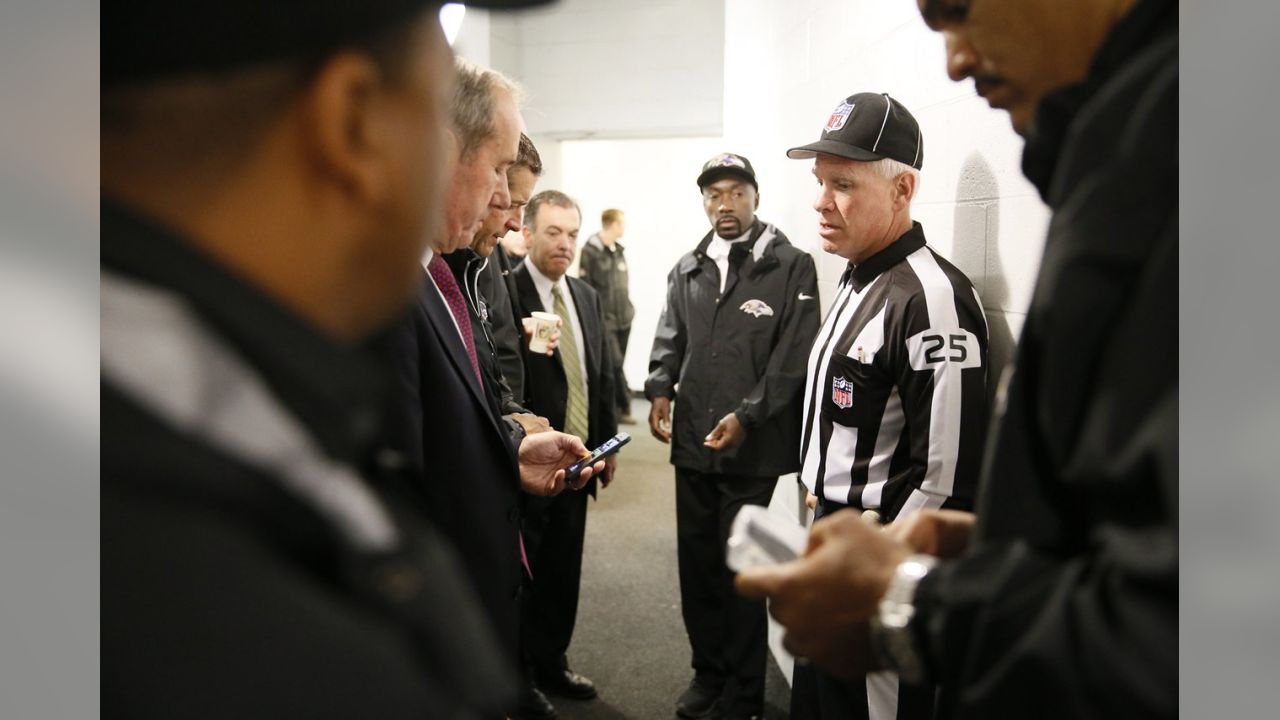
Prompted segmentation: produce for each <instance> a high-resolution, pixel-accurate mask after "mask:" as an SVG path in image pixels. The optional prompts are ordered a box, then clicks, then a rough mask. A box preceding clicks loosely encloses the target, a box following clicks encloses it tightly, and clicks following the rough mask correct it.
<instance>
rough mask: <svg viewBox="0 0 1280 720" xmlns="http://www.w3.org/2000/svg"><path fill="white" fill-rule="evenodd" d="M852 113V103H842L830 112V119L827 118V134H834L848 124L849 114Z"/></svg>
mask: <svg viewBox="0 0 1280 720" xmlns="http://www.w3.org/2000/svg"><path fill="white" fill-rule="evenodd" d="M852 112H853V103H847V102H842V103H840V104H839V105H837V106H836V109H835V110H832V111H831V117H830V118H827V127H826V131H827V132H835V131H836V130H839V129H841V128H843V127H844V124H845V123H847V122H849V114H850V113H852Z"/></svg>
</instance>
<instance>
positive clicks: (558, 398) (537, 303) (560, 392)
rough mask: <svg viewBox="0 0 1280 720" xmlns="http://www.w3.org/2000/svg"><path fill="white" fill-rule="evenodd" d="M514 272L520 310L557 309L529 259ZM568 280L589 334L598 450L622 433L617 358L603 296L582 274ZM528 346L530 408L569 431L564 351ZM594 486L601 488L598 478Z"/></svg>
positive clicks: (591, 409) (591, 417)
mask: <svg viewBox="0 0 1280 720" xmlns="http://www.w3.org/2000/svg"><path fill="white" fill-rule="evenodd" d="M511 275H512V276H513V277H514V278H515V285H516V291H517V297H518V300H519V302H520V310H521V311H522V312H523V314H524V315H526V316H527V315H528V314H529V313H531V312H535V311H542V312H554V310H553V309H552V308H543V307H542V299H541V298H540V297H538V288H537V286H535V285H534V283H533V278H532V277H531V276H530V275H529V269H528V268H527V267H526V266H525V265H524V264H523V263H521V264H520V265H517V266H516V268H515V269H514V270H512V271H511ZM564 281H565V282H566V283H567V284H568V286H569V294H570V296H571V297H572V298H573V304H574V306H575V307H576V308H577V312H578V322H580V323H581V324H582V334H583V335H584V336H585V337H582V338H578V345H579V348H580V349H582V350H584V351H585V357H586V364H587V406H588V407H587V418H588V421H589V423H590V427H591V431H590V433H589V435H590V437H588V438H587V439H586V444H587V448H588V449H592V448H595V447H596V446H598V445H600V444H601V443H603V442H604V441H605V440H608V439H609V438H611V437H613V435H614V434H615V433H617V432H618V417H617V412H618V411H617V408H616V407H614V401H613V383H614V382H615V381H614V371H613V358H612V356H611V355H610V354H609V352H608V349H607V347H608V346H607V345H606V344H605V342H606V340H605V330H604V313H603V311H602V310H601V307H600V296H599V295H598V294H597V293H596V291H595V290H593V289H591V286H590V285H588V284H586V283H585V282H583V281H582V280H579V279H578V278H575V277H569V276H565V278H564ZM524 347H525V350H526V352H525V360H524V367H525V372H524V375H525V388H524V392H525V407H527V408H529V410H530V411H531V412H533V413H535V414H537V415H541V416H543V417H545V418H546V419H547V420H548V422H550V423H551V427H553V428H555V429H557V430H564V416H565V406H566V405H567V404H568V400H569V390H568V384H567V383H566V382H565V375H564V366H563V365H562V364H561V363H560V351H559V350H558V349H557V350H556V351H555V355H554V356H553V357H547V356H546V355H543V354H537V353H530V352H527V350H528V347H527V346H524ZM588 490H589V491H591V492H594V491H595V480H594V479H593V480H591V482H590V487H589V488H588Z"/></svg>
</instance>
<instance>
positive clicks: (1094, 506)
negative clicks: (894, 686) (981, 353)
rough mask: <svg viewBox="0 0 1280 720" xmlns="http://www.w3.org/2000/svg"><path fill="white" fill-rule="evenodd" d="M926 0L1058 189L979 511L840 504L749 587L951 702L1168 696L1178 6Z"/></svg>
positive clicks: (791, 636)
mask: <svg viewBox="0 0 1280 720" xmlns="http://www.w3.org/2000/svg"><path fill="white" fill-rule="evenodd" d="M919 7H920V10H921V13H922V14H923V16H924V19H925V22H926V23H927V24H928V25H929V26H930V27H931V28H933V29H934V30H937V31H938V32H940V33H942V36H943V39H944V40H945V43H946V59H947V71H948V72H949V73H950V75H951V77H952V78H953V79H954V80H957V81H960V80H963V79H966V78H973V79H974V82H975V85H976V88H977V91H978V93H979V95H981V96H983V97H985V98H986V99H987V101H988V102H989V103H990V104H991V105H992V107H996V108H1000V109H1004V110H1007V111H1008V112H1009V116H1010V118H1011V120H1012V122H1013V127H1014V129H1015V130H1017V131H1018V132H1019V133H1021V134H1022V135H1023V136H1024V137H1025V138H1026V146H1025V148H1024V150H1023V159H1022V167H1023V171H1024V172H1025V173H1026V175H1027V177H1028V179H1030V180H1031V181H1032V183H1033V184H1034V185H1035V186H1036V187H1037V189H1039V191H1040V193H1041V197H1042V198H1043V199H1044V201H1045V202H1046V203H1047V204H1048V205H1049V207H1050V209H1051V210H1052V211H1053V217H1052V220H1051V222H1050V225H1049V237H1048V239H1047V241H1046V243H1045V250H1044V259H1043V261H1042V262H1041V266H1040V274H1039V278H1038V280H1037V282H1036V288H1035V291H1034V293H1033V296H1032V300H1031V306H1030V308H1029V311H1028V313H1027V319H1026V324H1025V325H1024V326H1023V330H1022V336H1021V339H1020V340H1019V343H1018V349H1017V354H1016V356H1015V364H1014V368H1013V370H1012V372H1011V374H1009V373H1006V374H1007V375H1009V378H1010V379H1009V380H1008V381H1007V382H1004V381H1002V385H1003V387H1002V388H1001V389H1000V390H999V391H998V392H997V396H996V397H997V404H996V406H995V408H994V410H993V412H994V415H995V416H996V420H995V423H994V425H993V427H992V433H993V438H992V441H991V443H990V445H989V449H988V452H987V455H986V457H985V459H984V463H983V472H982V477H981V481H980V485H979V488H980V491H979V500H978V505H977V514H976V518H975V516H974V515H971V514H969V513H963V512H955V511H932V512H930V511H925V512H920V513H916V514H915V515H913V516H912V517H911V518H909V519H908V520H907V521H905V522H902V523H897V524H895V525H894V526H890V528H889V531H888V532H883V533H881V532H876V531H875V530H874V529H872V528H870V527H869V526H867V525H866V524H864V523H862V522H861V521H860V520H859V519H858V518H857V517H839V516H837V517H833V518H830V519H828V520H825V521H822V522H819V523H818V524H817V525H816V526H815V527H814V529H813V534H812V537H811V539H810V543H809V549H808V551H807V553H806V555H805V557H804V558H803V559H801V560H799V561H796V562H793V563H787V564H784V565H781V566H777V567H773V568H761V569H754V570H752V571H750V572H744V573H742V574H741V575H740V576H739V578H738V584H739V587H740V588H741V589H742V591H743V592H745V593H748V594H749V595H751V596H753V597H763V596H768V597H770V598H771V599H772V601H771V605H770V607H771V611H772V612H773V614H774V616H775V617H776V618H777V619H778V620H779V621H780V622H781V623H782V624H783V625H784V626H786V628H787V639H786V644H787V646H788V647H789V648H791V650H792V651H793V652H795V653H797V654H799V655H801V656H805V657H808V658H810V659H811V660H812V661H813V663H814V664H816V665H819V666H822V667H824V668H826V669H827V670H828V671H830V672H833V673H837V674H840V675H845V676H852V675H856V674H858V673H862V672H865V671H867V670H872V669H877V668H888V669H893V670H896V671H897V672H898V673H899V674H900V675H903V676H908V675H909V676H912V677H916V678H919V679H922V680H932V681H934V682H936V683H938V685H939V687H940V694H939V708H938V712H939V716H940V717H943V718H960V717H964V718H976V717H988V718H997V717H998V718H1014V717H1036V718H1099V717H1116V718H1119V717H1124V718H1136V717H1142V718H1154V717H1168V718H1172V717H1176V715H1177V711H1178V710H1177V703H1178V362H1177V358H1178V348H1179V339H1178V313H1177V307H1178V295H1177V288H1178V162H1179V157H1180V154H1179V152H1178V5H1177V3H1175V2H1173V0H1141V1H1135V0H1081V1H1080V2H1074V3H1069V4H1067V3H1061V2H1056V1H1055V0H1021V1H1020V2H998V1H996V0H992V1H990V2H972V3H969V2H941V1H939V0H920V2H919Z"/></svg>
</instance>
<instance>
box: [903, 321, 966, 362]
mask: <svg viewBox="0 0 1280 720" xmlns="http://www.w3.org/2000/svg"><path fill="white" fill-rule="evenodd" d="M907 354H908V356H909V357H910V359H911V369H913V370H930V369H934V368H937V367H940V366H942V365H944V364H947V365H954V366H958V367H959V368H960V369H961V370H967V369H969V368H980V367H982V346H981V345H979V344H978V337H977V336H976V335H974V334H973V333H971V332H969V331H968V330H958V329H957V330H952V331H949V332H941V331H938V330H925V331H924V332H921V333H917V334H915V335H912V336H911V337H909V338H907Z"/></svg>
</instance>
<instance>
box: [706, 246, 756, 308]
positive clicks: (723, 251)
mask: <svg viewBox="0 0 1280 720" xmlns="http://www.w3.org/2000/svg"><path fill="white" fill-rule="evenodd" d="M750 237H751V233H750V232H744V233H742V234H741V235H739V236H738V237H736V238H734V239H732V240H725V239H724V238H722V237H720V236H719V235H712V236H711V243H710V244H709V245H707V257H709V258H711V259H712V260H714V261H715V263H716V268H718V269H719V270H720V294H721V295H723V294H724V284H725V282H726V281H728V279H729V249H730V248H732V247H733V246H734V245H737V244H738V243H740V242H746V241H747V240H748V239H750Z"/></svg>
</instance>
